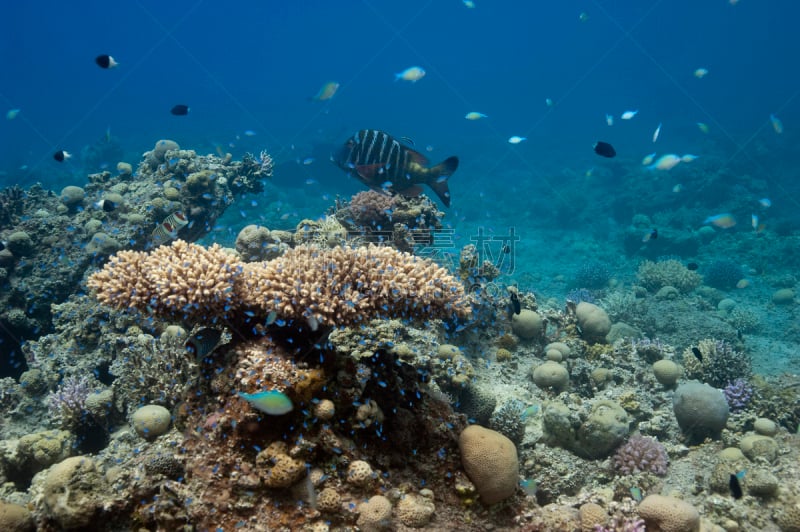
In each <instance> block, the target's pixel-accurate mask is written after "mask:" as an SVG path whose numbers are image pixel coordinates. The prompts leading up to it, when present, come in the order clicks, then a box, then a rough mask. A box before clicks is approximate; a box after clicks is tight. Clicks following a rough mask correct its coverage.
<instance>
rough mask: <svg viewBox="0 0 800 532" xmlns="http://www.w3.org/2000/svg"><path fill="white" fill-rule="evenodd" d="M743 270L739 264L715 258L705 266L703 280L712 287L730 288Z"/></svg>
mask: <svg viewBox="0 0 800 532" xmlns="http://www.w3.org/2000/svg"><path fill="white" fill-rule="evenodd" d="M742 278H744V272H743V271H742V268H741V266H739V265H738V264H736V263H735V262H733V261H730V260H724V259H723V260H715V261H714V262H712V263H711V264H709V265H708V266H707V267H706V270H705V274H704V275H703V282H704V283H705V284H707V285H708V286H711V287H713V288H719V289H720V290H730V289H731V288H733V287H735V286H736V283H738V282H739V281H740V280H741V279H742Z"/></svg>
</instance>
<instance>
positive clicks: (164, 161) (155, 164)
mask: <svg viewBox="0 0 800 532" xmlns="http://www.w3.org/2000/svg"><path fill="white" fill-rule="evenodd" d="M126 164H127V163H126ZM128 166H129V165H128ZM119 168H120V169H119V170H118V172H117V173H113V172H111V171H109V170H106V171H103V172H100V173H96V174H91V175H89V176H88V183H87V184H85V185H84V186H82V187H77V186H75V185H71V186H72V187H73V188H72V189H70V190H71V192H70V191H67V192H62V194H61V195H57V194H55V193H53V192H49V191H46V190H44V189H42V188H41V187H40V186H38V185H35V186H32V187H31V188H30V189H28V190H26V191H22V190H20V189H18V188H11V189H7V190H4V191H3V192H2V193H1V194H0V205H2V208H0V213H2V214H0V216H3V217H4V221H0V241H8V242H9V245H8V246H7V247H6V249H3V250H2V251H0V272H2V276H0V280H2V283H3V285H4V286H5V288H4V289H3V290H2V291H0V309H2V310H0V363H1V364H0V366H3V367H11V365H9V364H7V363H8V362H11V358H9V357H12V356H14V355H13V353H15V352H16V353H17V354H18V353H19V347H20V343H21V342H22V341H23V340H26V339H31V338H34V337H36V336H38V335H41V334H46V333H47V332H50V331H51V330H52V316H51V314H50V304H51V303H60V302H63V301H65V300H66V299H67V298H68V297H69V296H70V295H72V294H74V293H75V292H77V291H78V289H79V287H80V281H81V278H82V276H83V274H84V272H85V271H86V270H87V268H89V267H90V266H91V265H93V264H94V263H95V262H97V261H98V260H102V259H104V258H105V257H107V256H108V255H110V254H112V253H114V252H116V251H118V250H120V249H122V248H123V247H124V248H128V249H138V250H142V249H145V248H147V247H150V246H152V245H154V243H158V241H157V238H155V237H154V235H153V228H154V227H158V226H159V225H160V224H163V222H164V220H165V219H167V218H168V217H169V216H171V215H173V213H175V212H178V211H180V212H183V213H185V215H186V218H187V223H186V225H185V226H184V227H182V228H174V229H175V231H174V235H173V234H172V233H170V235H172V236H178V235H179V236H180V237H181V238H183V239H186V240H194V239H197V238H199V237H201V236H203V235H205V234H206V233H208V231H210V230H211V228H212V227H213V226H214V224H215V223H216V220H217V219H218V218H219V217H220V216H221V215H222V214H223V212H224V211H225V209H226V208H227V207H228V206H229V205H230V204H231V203H232V202H233V201H234V199H235V198H236V197H238V196H241V195H242V194H246V193H252V192H258V191H260V190H261V188H262V186H263V185H262V180H263V179H264V178H266V177H269V175H271V166H270V165H268V166H266V167H263V166H262V164H261V163H259V162H256V161H255V159H253V158H252V157H250V158H247V157H246V158H245V160H243V161H241V162H237V161H233V160H231V158H230V157H224V158H220V157H217V156H213V155H206V156H202V155H198V154H197V153H196V152H194V151H192V150H181V149H180V148H179V146H178V145H177V143H175V142H172V141H159V143H157V145H156V147H155V148H154V149H153V150H151V151H149V152H146V153H145V154H144V156H143V160H142V162H141V163H140V164H139V166H138V168H137V170H136V171H135V172H133V173H131V172H130V171H128V170H129V169H128V168H127V167H126V166H125V165H120V167H119ZM190 176H195V177H193V178H192V182H201V183H202V184H203V186H202V187H201V188H202V190H200V189H199V188H197V187H196V186H193V187H192V188H191V190H190V187H189V186H188V184H187V180H189V177H190ZM75 189H79V191H78V190H75ZM65 190H66V187H65ZM98 200H105V201H108V202H110V203H109V205H112V206H113V208H112V209H110V210H106V209H103V208H98V207H97V206H96V204H95V202H96V201H98ZM76 244H77V245H76ZM13 366H14V367H17V368H19V369H18V372H19V373H21V372H22V371H24V370H25V369H26V368H25V366H24V364H22V365H20V364H18V363H16V361H15V362H14V364H13ZM17 375H18V373H14V374H13V376H17Z"/></svg>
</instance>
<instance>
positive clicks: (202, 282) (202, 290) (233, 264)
mask: <svg viewBox="0 0 800 532" xmlns="http://www.w3.org/2000/svg"><path fill="white" fill-rule="evenodd" d="M240 269H241V266H240V263H239V261H238V260H237V259H236V258H235V257H234V256H233V255H231V254H229V253H227V252H225V251H224V250H223V249H222V248H221V247H220V246H219V245H218V244H214V245H213V246H211V247H210V248H204V247H203V246H198V245H195V244H188V243H186V242H184V241H183V240H176V241H175V242H173V243H172V244H171V245H169V246H161V247H158V248H156V249H155V250H153V251H152V252H150V253H145V252H137V251H121V252H119V253H117V254H116V255H115V256H113V257H112V258H111V260H110V261H109V262H108V264H106V265H105V266H104V267H103V269H102V270H100V271H98V272H96V273H94V274H92V275H91V276H90V277H89V281H88V284H89V288H91V289H93V290H95V292H96V297H97V299H98V300H99V301H100V302H101V303H105V304H107V305H111V306H113V307H116V308H120V309H129V308H134V309H137V310H139V311H142V312H152V313H155V314H159V315H166V316H175V317H179V318H183V319H187V320H189V321H213V320H214V318H216V317H219V316H224V315H226V314H227V312H228V310H230V308H231V301H232V296H233V295H234V294H233V288H234V284H233V283H234V279H235V278H236V277H237V275H238V274H239V272H240Z"/></svg>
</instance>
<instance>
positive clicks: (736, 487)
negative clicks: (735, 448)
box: [728, 473, 744, 499]
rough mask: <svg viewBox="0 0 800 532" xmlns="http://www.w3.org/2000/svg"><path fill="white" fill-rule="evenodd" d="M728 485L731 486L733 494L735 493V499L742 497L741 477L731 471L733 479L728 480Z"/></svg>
mask: <svg viewBox="0 0 800 532" xmlns="http://www.w3.org/2000/svg"><path fill="white" fill-rule="evenodd" d="M728 485H729V486H730V488H731V495H733V498H734V499H741V498H742V495H744V494H743V493H742V485H741V484H739V477H738V476H737V475H734V474H733V473H731V479H730V481H728Z"/></svg>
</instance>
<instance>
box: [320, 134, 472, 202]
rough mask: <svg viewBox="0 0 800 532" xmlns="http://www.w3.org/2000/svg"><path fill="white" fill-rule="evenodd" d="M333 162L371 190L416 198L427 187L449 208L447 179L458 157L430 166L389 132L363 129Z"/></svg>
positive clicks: (350, 139)
mask: <svg viewBox="0 0 800 532" xmlns="http://www.w3.org/2000/svg"><path fill="white" fill-rule="evenodd" d="M332 159H333V162H335V163H336V164H337V165H338V166H339V168H341V169H342V170H344V171H345V172H347V173H348V174H350V175H352V176H353V177H356V178H357V179H358V180H360V181H361V182H362V183H364V184H365V185H367V186H368V187H370V188H372V189H375V190H379V191H384V192H386V193H395V192H396V193H399V194H402V195H404V196H416V195H418V194H419V193H420V192H422V187H420V185H428V186H429V187H431V188H432V189H433V191H434V192H435V193H436V195H437V196H439V199H440V200H442V203H444V205H445V207H449V206H450V189H449V188H448V186H447V178H448V177H450V176H451V175H452V174H453V172H455V171H456V169H457V168H458V157H449V158H447V159H445V160H444V161H443V162H441V163H439V164H437V165H436V166H430V167H429V166H428V164H429V162H428V159H426V158H425V156H424V155H422V154H421V153H419V152H418V151H415V150H412V149H411V148H409V147H408V146H406V145H405V144H403V143H402V142H400V141H399V140H397V139H395V138H394V137H392V136H391V135H389V134H388V133H385V132H383V131H379V130H377V129H362V130H361V131H359V132H358V133H356V134H355V135H353V136H352V137H350V138H349V139H348V140H347V142H345V144H344V146H342V148H341V149H340V150H339V152H338V153H336V154H335V155H334V156H333V157H332Z"/></svg>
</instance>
